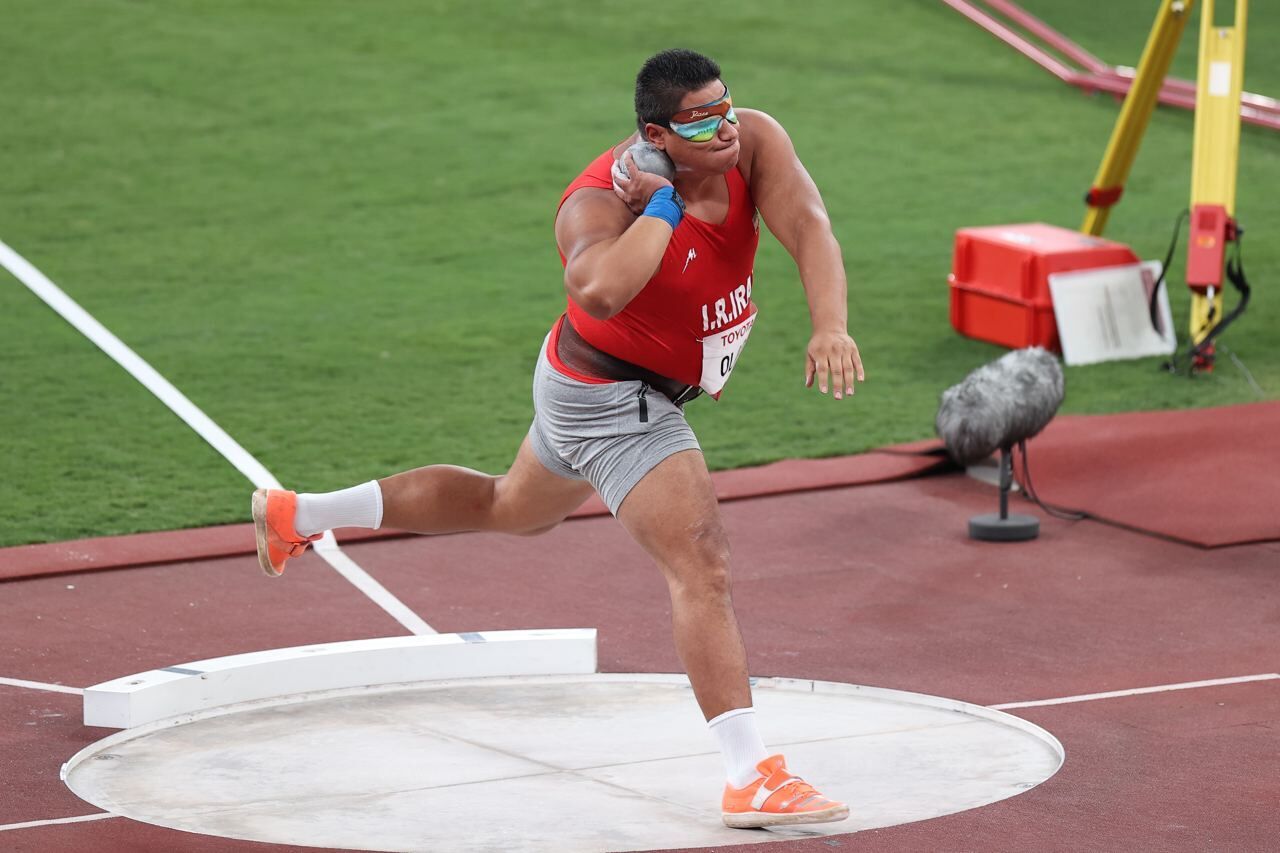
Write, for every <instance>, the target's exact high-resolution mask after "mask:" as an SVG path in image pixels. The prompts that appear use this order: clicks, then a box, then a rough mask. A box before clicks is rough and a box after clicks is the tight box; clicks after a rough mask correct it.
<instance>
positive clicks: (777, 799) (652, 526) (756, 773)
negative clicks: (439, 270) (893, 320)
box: [253, 50, 863, 827]
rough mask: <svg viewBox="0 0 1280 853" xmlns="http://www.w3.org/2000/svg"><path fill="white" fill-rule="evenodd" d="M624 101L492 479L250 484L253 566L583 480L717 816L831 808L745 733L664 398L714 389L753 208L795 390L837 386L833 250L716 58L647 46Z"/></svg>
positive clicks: (717, 541) (706, 535)
mask: <svg viewBox="0 0 1280 853" xmlns="http://www.w3.org/2000/svg"><path fill="white" fill-rule="evenodd" d="M635 109H636V124H637V126H638V128H639V130H638V132H637V133H635V134H633V135H632V136H631V137H629V138H628V139H625V140H623V141H622V142H620V143H618V144H617V145H615V146H614V147H613V148H611V149H609V150H608V151H606V152H604V153H603V154H601V155H600V156H599V157H598V158H596V159H595V160H594V161H593V162H592V163H591V164H590V165H588V166H587V168H586V169H585V170H584V171H583V172H582V174H581V175H579V176H578V177H577V179H576V180H574V181H573V182H572V183H571V184H569V186H568V188H567V189H566V190H565V192H564V195H563V196H562V197H561V199H560V208H559V213H558V215H557V216H556V221H555V234H556V243H557V244H558V246H559V249H560V254H561V256H562V258H563V259H564V265H565V274H564V285H565V290H566V291H567V292H568V309H567V311H566V312H565V314H564V315H563V316H561V317H560V318H559V319H558V320H556V322H555V324H554V325H553V326H552V328H551V331H550V334H548V335H547V338H546V340H545V341H544V342H543V345H542V350H541V352H540V354H539V357H538V363H537V367H536V369H535V372H534V380H533V402H534V416H533V424H532V426H531V427H530V428H529V434H528V436H527V437H526V438H525V440H524V442H523V443H522V444H521V446H520V450H519V452H518V453H517V454H516V458H515V461H514V462H513V463H512V464H511V468H510V469H509V470H508V471H507V473H506V474H503V475H501V476H496V477H495V476H489V475H486V474H481V473H479V472H476V471H470V470H467V469H464V468H458V467H454V466H450V465H431V466H429V467H426V468H418V469H416V470H413V471H407V472H404V473H402V474H396V475H395V476H392V477H388V478H386V479H383V480H374V481H371V482H368V483H365V484H363V485H359V486H355V487H352V488H349V489H343V490H341V491H338V492H331V493H328V494H294V493H293V492H288V491H276V490H270V491H266V490H259V491H257V492H255V493H254V495H253V519H254V524H255V526H256V530H257V540H258V559H259V561H260V562H261V564H262V568H263V569H264V570H265V571H266V572H267V573H268V574H271V575H278V574H280V573H281V571H283V569H284V564H285V562H286V561H287V560H288V559H289V558H290V557H296V556H298V555H299V554H301V553H302V552H303V551H304V550H305V549H306V547H307V544H308V543H309V542H311V541H314V540H315V539H317V538H319V535H320V534H322V533H323V532H324V531H326V530H328V529H330V528H334V527H370V528H377V527H379V526H381V525H383V524H386V525H388V526H390V527H396V528H399V529H402V530H412V531H416V532H418V533H428V534H430V533H454V532H459V531H465V530H492V531H499V532H503V533H516V534H536V533H541V532H544V531H546V530H549V529H551V528H552V527H554V526H555V525H557V524H559V523H560V522H561V521H562V520H564V518H565V517H566V516H567V515H568V514H569V513H570V512H572V511H573V510H574V509H576V508H577V507H578V506H579V505H580V504H582V502H583V501H585V500H586V499H587V498H588V497H589V496H590V495H591V493H592V491H593V490H594V491H596V492H598V493H599V494H600V496H601V497H602V498H603V499H604V502H605V503H606V504H607V505H608V507H609V510H610V511H611V512H612V513H613V514H614V515H615V516H616V517H617V519H618V521H620V522H621V523H622V525H623V526H624V527H625V528H626V529H627V531H628V532H629V533H630V534H631V535H632V537H634V538H635V540H636V542H638V543H639V544H640V545H641V546H642V547H643V548H644V549H645V550H646V551H648V552H649V554H650V555H651V556H652V557H653V559H654V561H655V562H656V563H657V564H658V566H659V567H660V568H661V569H662V572H663V574H664V575H665V576H666V579H667V584H668V587H669V588H670V593H671V614H672V622H673V623H674V624H673V628H674V632H675V643H676V649H677V651H678V652H679V654H680V659H681V660H682V661H683V663H684V666H685V668H686V670H687V672H688V674H689V680H690V682H691V683H692V685H693V690H694V694H695V696H696V697H697V700H698V704H699V706H700V707H701V709H702V712H703V714H704V715H705V717H706V719H707V720H708V725H709V726H710V728H711V730H712V731H713V732H714V733H715V737H716V740H717V741H718V743H719V746H720V750H721V752H722V753H723V756H724V762H725V767H726V770H727V775H728V781H727V784H726V786H725V789H724V795H723V799H722V811H723V816H724V822H725V823H726V824H728V825H729V826H733V827H760V826H774V825H779V824H794V823H820V822H825V821H835V820H842V819H844V818H845V817H847V816H848V814H849V809H848V807H847V806H846V805H844V804H843V803H838V802H834V801H832V800H829V799H827V798H826V797H824V796H822V794H820V793H819V792H818V791H816V790H815V789H814V788H813V787H812V786H811V785H809V784H808V783H806V782H804V781H803V780H801V779H800V778H798V777H796V776H792V775H791V773H790V771H789V770H788V769H787V767H786V765H785V762H784V759H783V756H781V755H771V754H770V753H769V751H768V750H767V749H766V748H765V745H764V743H763V741H762V740H761V737H760V734H759V731H758V729H757V725H756V720H755V712H754V710H753V708H752V705H751V688H750V685H749V683H748V681H747V657H746V650H745V649H744V647H743V643H742V638H741V635H740V634H739V632H738V623H737V620H736V618H735V616H734V612H733V602H732V599H731V596H730V579H729V538H728V536H727V535H726V533H725V530H724V526H723V524H722V523H721V519H720V511H719V507H718V505H717V503H716V497H715V492H714V491H713V489H712V484H711V477H710V475H709V474H708V472H707V466H706V462H705V461H704V460H703V457H702V452H701V450H700V449H699V445H698V440H697V438H696V437H695V436H694V434H693V431H692V430H691V429H690V427H689V424H688V423H687V422H686V421H685V417H684V412H683V408H682V407H683V406H684V405H685V404H687V403H688V402H689V401H690V400H692V399H693V398H695V397H697V396H699V395H700V394H703V393H705V394H708V395H711V396H713V397H718V396H719V394H720V392H721V390H722V389H723V388H724V386H725V383H726V382H728V381H729V379H730V377H731V375H732V373H733V371H734V369H735V367H736V365H737V361H738V356H739V354H740V353H741V352H742V348H743V346H744V345H745V344H746V342H747V340H748V337H749V335H750V333H751V327H752V325H753V324H754V322H755V320H756V307H755V304H754V303H753V302H752V301H751V289H752V267H753V263H754V260H755V253H756V246H757V243H758V242H759V224H758V222H759V221H758V218H757V210H758V211H759V215H762V216H763V217H764V221H765V223H766V224H767V225H768V227H769V229H770V230H771V231H772V232H773V233H774V235H775V236H776V237H777V238H778V240H779V241H780V242H781V243H782V245H783V246H785V247H786V249H787V251H788V252H790V253H791V255H792V257H793V258H795V261H796V264H797V266H798V268H799V272H800V279H801V281H802V282H803V284H804V290H805V295H806V296H807V298H808V302H809V313H810V316H811V318H812V323H813V335H812V337H811V338H810V340H809V345H808V349H807V351H806V353H805V384H806V385H807V386H812V385H813V384H814V383H815V382H816V383H817V385H818V388H819V390H821V391H822V393H824V394H825V393H827V389H828V383H829V382H830V387H831V390H832V392H833V396H834V397H835V398H836V399H840V398H841V397H842V393H843V395H851V394H853V392H854V383H855V380H857V381H861V380H862V378H863V370H862V363H861V360H860V358H859V355H858V348H857V345H856V344H854V342H853V339H852V338H850V337H849V335H848V331H847V308H846V297H845V274H844V267H843V262H842V260H841V256H840V247H839V245H838V244H837V243H836V240H835V237H834V236H833V235H832V233H831V226H830V223H829V221H828V219H827V214H826V209H825V207H824V206H823V203H822V198H821V197H820V196H819V194H818V190H817V187H816V186H814V183H813V180H812V179H811V178H810V177H809V174H808V173H807V172H806V171H805V168H804V166H802V165H801V163H800V161H799V159H797V157H796V153H795V150H794V149H793V148H792V145H791V141H790V139H789V138H788V136H787V134H786V132H785V131H784V130H783V129H782V127H781V126H780V125H779V124H778V122H776V121H775V120H774V119H772V118H771V117H770V116H768V115H766V114H765V113H762V112H758V111H756V110H747V109H742V110H735V109H734V106H733V102H732V100H731V99H730V96H729V88H728V86H727V85H725V83H724V81H723V80H722V79H721V77H720V67H719V66H718V65H717V64H716V63H715V62H714V61H712V60H711V59H709V58H707V57H705V56H702V55H701V54H698V53H694V52H692V51H688V50H668V51H663V52H662V53H659V54H657V55H655V56H653V57H651V58H650V59H649V60H648V61H647V62H645V64H644V67H643V68H641V69H640V73H639V75H638V76H637V77H636V92H635ZM646 140H647V141H648V142H650V143H652V145H653V146H654V147H656V148H657V149H660V150H661V151H662V152H665V154H666V155H667V157H669V158H670V160H671V162H672V163H674V165H675V176H674V181H670V180H667V179H666V178H663V177H661V176H659V175H657V174H653V173H650V172H645V171H641V169H640V168H639V167H638V166H637V164H636V163H635V160H634V158H633V156H632V155H631V154H629V153H625V152H626V151H627V149H628V147H629V146H631V145H632V144H633V143H635V142H637V141H646ZM624 153H625V159H624V165H625V167H626V169H625V172H623V170H621V169H619V168H618V167H617V165H616V164H617V161H618V159H619V157H623V156H624Z"/></svg>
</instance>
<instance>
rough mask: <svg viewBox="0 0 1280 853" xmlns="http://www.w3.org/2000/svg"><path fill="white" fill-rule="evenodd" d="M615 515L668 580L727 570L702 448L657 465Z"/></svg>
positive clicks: (723, 536)
mask: <svg viewBox="0 0 1280 853" xmlns="http://www.w3.org/2000/svg"><path fill="white" fill-rule="evenodd" d="M617 517H618V521H620V522H621V523H622V525H623V526H624V527H625V528H626V529H627V532H628V533H630V534H631V536H632V537H633V538H634V539H635V540H636V542H638V543H639V544H640V546H641V547H642V548H644V549H645V550H646V551H647V552H649V554H650V556H652V557H653V558H654V559H655V560H656V561H657V562H658V564H659V565H660V566H661V567H662V569H663V571H664V572H666V573H667V575H668V577H669V578H671V579H674V580H682V579H687V578H688V577H690V573H694V574H699V573H705V572H707V571H710V570H718V571H726V570H727V568H728V560H729V540H728V536H727V535H726V534H725V531H724V524H723V522H722V521H721V518H720V505H719V502H718V501H717V500H716V494H715V487H714V486H713V484H712V482H711V474H710V473H709V472H708V471H707V463H706V460H705V459H703V456H702V452H701V451H700V450H684V451H681V452H679V453H674V454H672V455H671V456H668V457H667V458H666V459H664V460H663V461H662V462H660V463H659V464H658V465H657V466H655V467H654V468H653V469H652V470H651V471H649V473H648V474H646V475H645V476H644V478H643V479H641V480H640V482H639V483H637V484H636V485H635V487H634V488H632V489H631V491H630V493H629V494H628V495H627V496H626V498H624V499H623V501H622V505H621V506H620V507H619V509H618V512H617Z"/></svg>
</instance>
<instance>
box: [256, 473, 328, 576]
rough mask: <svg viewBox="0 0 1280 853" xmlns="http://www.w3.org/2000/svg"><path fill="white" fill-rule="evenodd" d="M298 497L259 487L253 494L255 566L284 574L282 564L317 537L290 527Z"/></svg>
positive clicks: (268, 572) (272, 573) (304, 548)
mask: <svg viewBox="0 0 1280 853" xmlns="http://www.w3.org/2000/svg"><path fill="white" fill-rule="evenodd" d="M297 509H298V496H297V494H296V493H294V492H286V491H283V490H281V489H258V490H257V491H256V492H254V493H253V532H254V535H255V536H257V539H258V565H260V566H262V570H263V571H264V572H266V573H267V574H269V575H271V576H272V577H273V578H274V577H279V576H280V575H281V574H283V573H284V564H285V562H286V561H287V560H288V559H289V558H290V557H297V556H299V555H301V554H302V552H303V551H305V550H307V545H309V544H310V543H312V542H314V541H316V540H317V539H319V538H320V537H319V536H301V535H299V534H298V531H296V530H294V529H293V516H294V514H295V513H296V512H297Z"/></svg>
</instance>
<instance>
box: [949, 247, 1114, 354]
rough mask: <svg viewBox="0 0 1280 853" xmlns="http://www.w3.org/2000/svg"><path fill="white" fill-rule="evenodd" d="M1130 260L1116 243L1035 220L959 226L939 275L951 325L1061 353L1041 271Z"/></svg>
mask: <svg viewBox="0 0 1280 853" xmlns="http://www.w3.org/2000/svg"><path fill="white" fill-rule="evenodd" d="M1136 263H1138V256H1137V255H1135V254H1134V253H1133V250H1132V249H1130V248H1129V247H1128V246H1126V245H1124V244H1123V243H1115V242H1113V241H1111V240H1104V239H1102V238H1101V237H1090V236H1089V235H1088V234H1081V233H1080V232H1079V231H1071V230H1069V229H1067V228H1058V227H1057V226H1054V225H1046V224H1044V223H1042V222H1034V223H1030V224H1026V225H989V226H986V227H982V228H961V229H960V230H959V231H957V232H956V245H955V255H954V257H953V260H952V265H951V275H950V276H948V277H947V281H948V283H949V284H950V285H951V325H952V327H954V328H955V330H956V331H957V332H959V333H960V334H962V335H966V336H967V337H970V338H977V339H979V340H983V341H990V342H991V343H993V344H1001V345H1002V346H1006V347H1010V348H1012V349H1019V348H1021V347H1030V346H1042V347H1045V348H1047V349H1051V350H1053V351H1054V352H1061V346H1060V345H1059V343H1058V325H1057V323H1055V322H1054V319H1053V299H1052V297H1051V296H1050V295H1049V274H1050V273H1056V272H1071V271H1073V270H1086V269H1093V268H1095V267H1113V266H1119V265H1121V264H1136Z"/></svg>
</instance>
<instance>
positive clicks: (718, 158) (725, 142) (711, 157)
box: [644, 80, 739, 175]
mask: <svg viewBox="0 0 1280 853" xmlns="http://www.w3.org/2000/svg"><path fill="white" fill-rule="evenodd" d="M724 93H725V85H724V83H722V82H720V81H719V80H712V81H711V82H710V83H708V84H707V85H705V86H703V87H702V88H700V89H694V90H693V91H691V92H687V93H685V96H684V97H683V98H682V99H681V100H680V109H681V110H687V109H692V108H693V107H697V106H701V105H702V104H707V103H710V102H712V101H715V100H717V99H719V98H720V97H721V96H723V95H724ZM644 130H645V138H646V139H648V140H649V141H650V142H652V143H653V144H654V145H656V146H658V147H659V148H661V149H663V150H664V151H666V152H667V156H669V157H670V158H671V160H672V161H673V162H674V163H675V164H676V168H677V169H678V170H680V171H682V172H694V173H704V174H714V175H722V174H724V173H725V172H727V171H729V170H730V169H732V168H733V167H734V166H736V165H738V151H739V145H738V126H737V125H736V124H733V123H732V122H729V121H721V122H720V126H719V128H717V129H716V134H715V136H713V137H712V138H711V139H709V140H708V141H706V142H690V141H689V140H687V139H684V138H682V137H681V136H680V135H679V134H677V133H676V132H675V131H673V130H672V129H671V128H670V127H669V126H668V125H666V124H661V125H659V124H647V125H645V128H644Z"/></svg>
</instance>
